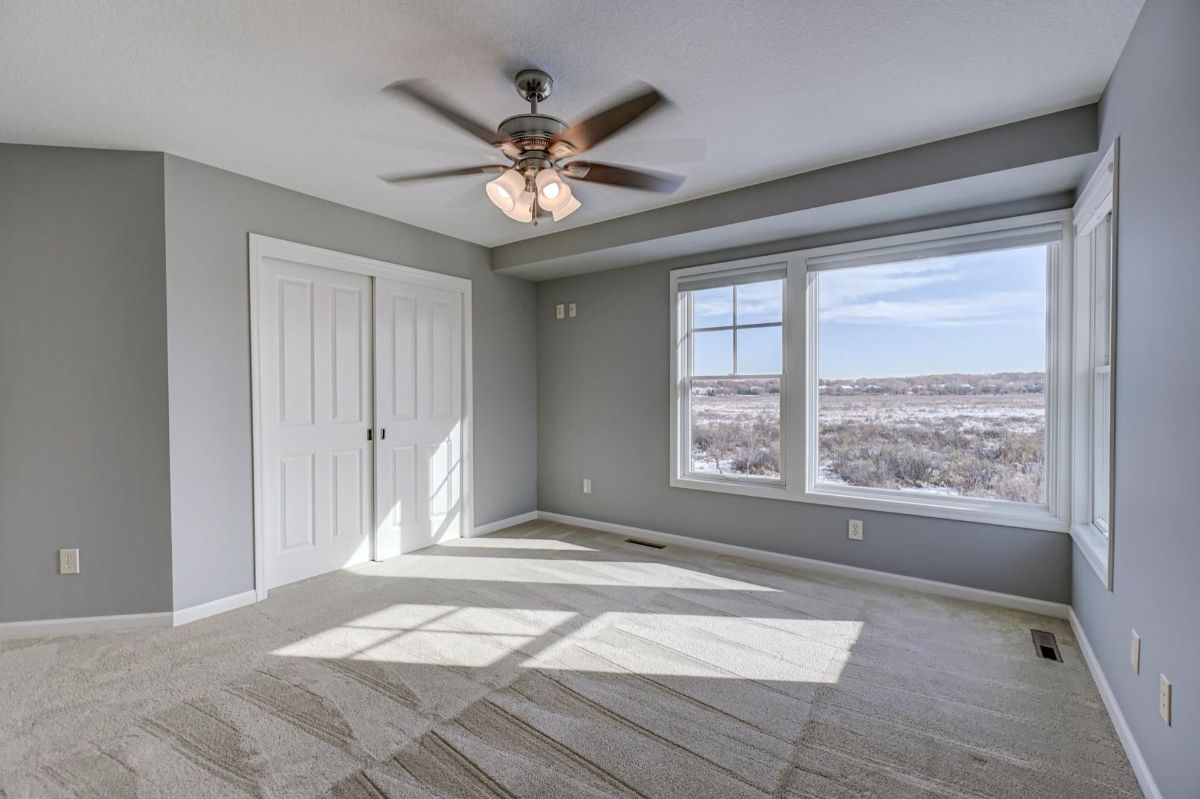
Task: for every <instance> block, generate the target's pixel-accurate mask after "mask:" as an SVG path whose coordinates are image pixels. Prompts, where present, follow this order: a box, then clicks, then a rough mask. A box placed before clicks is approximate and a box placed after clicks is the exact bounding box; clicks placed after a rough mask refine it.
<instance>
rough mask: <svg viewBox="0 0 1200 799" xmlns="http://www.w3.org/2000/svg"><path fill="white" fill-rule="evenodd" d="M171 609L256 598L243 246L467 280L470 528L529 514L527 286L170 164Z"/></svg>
mask: <svg viewBox="0 0 1200 799" xmlns="http://www.w3.org/2000/svg"><path fill="white" fill-rule="evenodd" d="M165 193H166V251H167V281H166V292H167V329H168V346H169V374H170V412H171V421H170V444H171V451H170V458H171V529H172V542H173V548H174V607H176V608H184V607H190V606H192V605H196V604H200V603H202V602H207V601H210V600H213V599H219V598H221V597H225V596H229V595H232V594H236V593H239V592H242V591H248V590H250V589H251V588H253V586H254V558H253V537H252V536H253V527H252V524H253V496H252V492H251V488H252V486H251V469H252V464H251V450H250V337H249V335H250V334H249V312H250V311H249V289H248V285H249V280H248V272H247V258H248V253H247V235H248V234H249V233H251V232H253V233H262V234H265V235H269V236H275V237H278V238H283V239H288V240H290V241H297V242H302V243H304V244H313V245H317V246H320V247H327V248H330V249H334V250H340V251H342V252H348V253H352V254H355V255H363V256H367V257H371V258H377V259H380V260H384V261H391V262H393V263H399V264H404V265H407V266H414V267H420V268H422V269H430V270H433V271H436V272H444V273H447V274H453V275H458V276H460V277H466V278H470V279H471V280H472V281H473V283H472V303H473V312H474V317H473V334H474V335H473V348H474V383H475V420H474V422H475V424H474V431H475V523H476V524H485V523H487V522H490V521H495V520H498V519H502V518H506V517H508V516H512V515H515V514H518V513H524V512H526V511H531V510H534V509H536V508H537V485H536V457H537V449H536V437H537V389H536V385H537V375H536V371H535V369H536V359H535V352H536V343H535V326H534V287H533V285H531V284H529V283H527V282H524V281H521V280H517V279H515V278H510V277H505V276H501V275H496V274H493V273H492V272H491V270H490V268H489V262H488V252H487V250H486V249H485V248H483V247H480V246H478V245H474V244H468V243H466V242H463V241H459V240H457V239H452V238H448V237H446V236H441V235H438V234H435V233H431V232H429V231H427V230H422V229H420V228H415V227H412V226H410V225H405V224H402V223H399V222H394V221H391V220H389V219H385V218H383V217H379V216H374V215H372V214H367V213H363V212H361V211H355V210H352V209H350V208H346V207H344V206H340V205H336V204H334V203H330V202H326V201H324V200H319V199H316V198H314V197H310V196H307V195H303V194H298V193H296V192H293V191H288V190H286V189H281V188H279V187H277V186H272V185H269V184H266V183H261V182H259V181H256V180H251V179H249V178H245V177H242V176H240V175H235V174H232V173H229V172H224V171H221V170H218V169H214V168H211V167H207V166H203V165H201V164H197V163H194V162H191V161H186V160H184V159H181V158H175V157H173V156H167V157H166V189H165Z"/></svg>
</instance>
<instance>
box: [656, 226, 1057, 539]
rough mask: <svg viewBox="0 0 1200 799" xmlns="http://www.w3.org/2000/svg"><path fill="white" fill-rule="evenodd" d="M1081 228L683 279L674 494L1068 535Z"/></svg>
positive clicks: (739, 266)
mask: <svg viewBox="0 0 1200 799" xmlns="http://www.w3.org/2000/svg"><path fill="white" fill-rule="evenodd" d="M1070 219H1071V215H1070V213H1069V212H1065V211H1064V212H1054V213H1049V214H1038V215H1034V216H1029V217H1022V218H1017V219H1008V220H998V221H996V222H990V223H982V224H975V225H967V226H962V227H959V228H949V229H943V230H938V231H931V232H925V233H917V234H909V235H903V236H893V237H889V238H887V239H876V240H871V241H863V242H856V243H851V244H844V245H837V246H832V247H823V248H818V249H813V250H804V251H799V252H792V253H784V254H782V255H776V256H772V257H771V258H760V259H753V260H748V261H743V262H737V263H725V264H714V265H711V266H702V267H693V268H689V269H682V270H676V271H674V272H673V273H672V278H671V282H672V291H673V297H674V305H673V317H672V324H673V327H674V330H675V331H676V336H675V338H674V342H673V349H672V364H673V366H672V390H673V394H674V400H673V404H672V452H673V457H672V464H673V465H672V473H671V482H672V485H675V486H679V487H687V488H700V489H704V490H712V491H726V492H732V493H743V494H750V495H754V496H765V497H773V498H778V499H789V500H795V501H802V502H814V503H822V504H829V505H839V506H843V507H862V508H870V509H878V510H887V511H895V512H899V513H914V514H920V515H927V516H935V517H943V518H955V519H964V520H972V521H984V522H992V523H997V524H1007V525H1013V526H1023V527H1033V528H1038V529H1050V530H1065V529H1067V526H1068V515H1069V509H1068V508H1066V507H1065V506H1064V504H1065V500H1066V494H1067V490H1066V489H1067V486H1068V485H1069V480H1070V474H1069V468H1070V462H1069V458H1068V457H1067V455H1068V452H1069V450H1070V426H1069V424H1068V419H1069V411H1070V408H1069V397H1070V385H1071V383H1070V381H1071V374H1070V362H1071V335H1070V333H1071V331H1070V329H1069V326H1068V323H1069V320H1070V318H1071V307H1070V302H1071V297H1070V285H1071V283H1070V274H1069V273H1070V268H1071V259H1070V255H1071V253H1070V250H1069V249H1065V248H1064V246H1063V243H1064V237H1066V239H1065V240H1066V241H1070V235H1071V231H1070V228H1071V225H1070ZM1064 252H1065V255H1064Z"/></svg>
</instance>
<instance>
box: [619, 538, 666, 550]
mask: <svg viewBox="0 0 1200 799" xmlns="http://www.w3.org/2000/svg"><path fill="white" fill-rule="evenodd" d="M625 543H626V544H637V545H638V546H639V547H650V548H651V549H666V548H667V545H666V544H652V543H650V542H649V541H639V540H637V539H636V538H626V539H625Z"/></svg>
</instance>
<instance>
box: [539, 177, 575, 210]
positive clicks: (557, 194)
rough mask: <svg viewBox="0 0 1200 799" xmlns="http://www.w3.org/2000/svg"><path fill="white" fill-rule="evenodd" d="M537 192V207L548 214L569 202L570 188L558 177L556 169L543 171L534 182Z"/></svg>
mask: <svg viewBox="0 0 1200 799" xmlns="http://www.w3.org/2000/svg"><path fill="white" fill-rule="evenodd" d="M534 182H535V183H536V184H537V190H538V205H540V206H542V207H543V208H545V209H546V210H547V211H549V212H550V213H554V212H555V211H557V210H559V209H560V208H563V207H564V206H566V205H567V204H568V203H569V202H570V201H571V187H570V186H568V185H567V184H566V183H564V182H563V179H562V178H560V177H559V176H558V170H556V169H543V170H542V171H541V172H538V174H537V178H536V179H535V180H534Z"/></svg>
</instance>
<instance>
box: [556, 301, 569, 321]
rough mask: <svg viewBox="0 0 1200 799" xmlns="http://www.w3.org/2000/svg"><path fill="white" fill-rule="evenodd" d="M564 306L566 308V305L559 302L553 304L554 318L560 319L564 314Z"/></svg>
mask: <svg viewBox="0 0 1200 799" xmlns="http://www.w3.org/2000/svg"><path fill="white" fill-rule="evenodd" d="M565 308H566V306H564V305H563V304H562V303H561V302H560V303H559V304H558V305H555V306H554V318H555V319H562V318H563V317H564V316H566V313H565Z"/></svg>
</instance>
